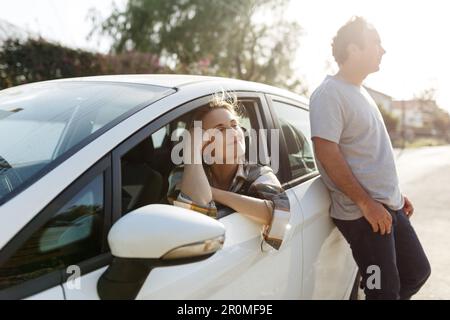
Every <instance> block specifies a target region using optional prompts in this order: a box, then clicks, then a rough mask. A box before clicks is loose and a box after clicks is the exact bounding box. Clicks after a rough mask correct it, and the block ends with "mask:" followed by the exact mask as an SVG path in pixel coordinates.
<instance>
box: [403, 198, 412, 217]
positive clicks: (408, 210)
mask: <svg viewBox="0 0 450 320" xmlns="http://www.w3.org/2000/svg"><path fill="white" fill-rule="evenodd" d="M403 198H405V205H404V206H403V211H405V214H406V216H407V217H408V218H411V216H412V215H413V213H414V207H413V205H412V203H411V201H409V199H408V198H407V197H405V196H403Z"/></svg>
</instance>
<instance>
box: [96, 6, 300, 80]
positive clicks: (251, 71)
mask: <svg viewBox="0 0 450 320" xmlns="http://www.w3.org/2000/svg"><path fill="white" fill-rule="evenodd" d="M288 3H289V1H288V0H245V1H242V0H228V1H224V0H208V1H205V0H165V1H160V0H129V1H128V4H127V6H126V8H125V9H124V10H123V11H121V10H119V9H118V8H115V9H114V10H113V13H112V14H111V16H109V17H108V18H107V19H106V20H104V21H102V22H99V21H98V15H97V16H96V14H95V13H94V14H92V18H93V19H94V23H95V24H96V27H95V28H94V30H93V31H92V33H91V36H93V35H94V34H98V35H100V36H107V37H110V38H112V40H113V46H112V49H111V50H112V52H113V53H123V52H127V51H139V52H150V53H153V54H155V55H157V56H159V57H160V58H161V61H164V62H165V64H167V65H169V66H171V68H172V70H174V71H175V72H177V73H197V74H205V75H217V76H227V77H233V78H239V79H243V80H251V81H259V82H264V83H267V84H272V85H279V86H284V87H288V88H291V89H293V88H297V89H298V88H299V87H300V86H301V82H300V81H299V79H298V77H296V76H295V74H294V73H293V70H292V62H293V61H294V58H295V55H296V52H297V49H298V46H299V38H300V36H301V28H300V26H299V24H298V23H297V22H290V21H285V19H283V13H285V10H286V8H287V5H288Z"/></svg>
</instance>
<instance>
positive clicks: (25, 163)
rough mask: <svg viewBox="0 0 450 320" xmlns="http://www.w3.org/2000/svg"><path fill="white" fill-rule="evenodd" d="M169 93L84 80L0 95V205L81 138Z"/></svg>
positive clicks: (17, 89) (148, 87) (27, 87)
mask: <svg viewBox="0 0 450 320" xmlns="http://www.w3.org/2000/svg"><path fill="white" fill-rule="evenodd" d="M173 92H174V90H173V89H170V88H166V87H159V86H151V85H140V84H128V83H115V82H89V81H67V82H65V81H62V82H44V83H36V84H29V85H23V86H19V87H14V88H10V89H6V90H2V91H0V204H1V203H3V202H4V201H5V199H6V198H7V197H8V196H11V195H12V194H13V193H14V191H16V190H17V189H19V188H20V187H23V186H24V185H25V184H26V183H27V182H28V183H29V182H30V181H31V180H32V179H33V177H35V176H36V175H38V174H39V173H40V172H41V171H42V170H46V169H48V168H49V166H51V165H52V164H53V163H54V162H55V161H56V160H57V159H58V158H61V157H62V156H64V155H65V154H67V153H68V152H69V151H70V150H72V149H74V147H75V146H77V145H79V146H80V145H82V141H83V140H84V139H86V138H88V137H89V136H91V135H92V134H94V133H95V132H98V131H99V130H101V129H104V130H107V128H108V125H110V124H112V123H113V122H114V121H115V120H117V121H118V120H119V119H118V118H120V117H126V116H127V115H128V114H131V113H133V112H135V111H136V110H137V109H138V108H140V107H143V106H145V105H149V104H151V103H152V102H155V101H156V100H159V99H161V98H163V97H165V96H167V95H169V94H171V93H173Z"/></svg>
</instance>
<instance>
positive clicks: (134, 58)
mask: <svg viewBox="0 0 450 320" xmlns="http://www.w3.org/2000/svg"><path fill="white" fill-rule="evenodd" d="M163 71H164V69H163V68H162V67H161V66H160V63H159V59H158V58H157V57H155V56H154V55H152V54H149V53H123V54H119V55H101V54H96V53H91V52H86V51H82V50H74V49H70V48H67V47H63V46H61V45H58V44H53V43H50V42H47V41H45V40H43V39H38V40H34V39H30V40H27V41H26V42H21V41H19V40H16V39H9V40H7V41H6V42H5V43H4V44H3V46H2V50H0V88H2V89H3V88H8V87H11V86H16V85H20V84H23V83H29V82H36V81H43V80H52V79H59V78H71V77H82V76H94V75H105V74H137V73H161V72H163Z"/></svg>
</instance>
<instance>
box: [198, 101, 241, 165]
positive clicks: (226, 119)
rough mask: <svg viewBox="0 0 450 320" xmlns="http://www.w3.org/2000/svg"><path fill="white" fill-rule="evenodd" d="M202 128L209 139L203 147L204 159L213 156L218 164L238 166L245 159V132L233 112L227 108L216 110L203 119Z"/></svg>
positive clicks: (214, 161)
mask: <svg viewBox="0 0 450 320" xmlns="http://www.w3.org/2000/svg"><path fill="white" fill-rule="evenodd" d="M202 127H203V130H205V131H206V132H207V137H208V138H209V139H208V141H209V142H207V143H205V145H204V147H203V156H204V159H209V158H210V156H212V157H213V163H216V164H237V163H239V160H241V159H243V157H244V155H245V138H244V132H243V130H242V128H241V127H240V126H239V121H238V119H237V117H236V116H235V115H234V114H233V113H232V112H230V111H229V110H227V109H225V108H218V109H214V110H212V111H210V112H208V113H207V114H206V115H205V116H204V117H203V119H202ZM205 154H206V155H205ZM208 154H209V155H210V156H209V155H208Z"/></svg>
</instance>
